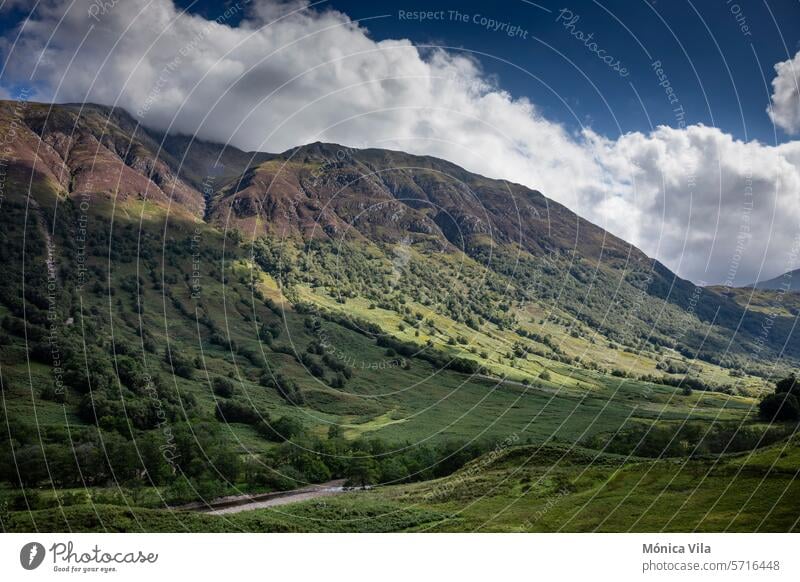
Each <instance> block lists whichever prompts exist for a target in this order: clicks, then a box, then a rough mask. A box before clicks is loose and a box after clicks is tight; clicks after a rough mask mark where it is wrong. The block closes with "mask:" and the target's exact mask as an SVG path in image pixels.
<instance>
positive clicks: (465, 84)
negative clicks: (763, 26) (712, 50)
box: [3, 0, 800, 284]
mask: <svg viewBox="0 0 800 582" xmlns="http://www.w3.org/2000/svg"><path fill="white" fill-rule="evenodd" d="M67 5H68V3H67V2H65V1H58V0H49V1H47V2H45V3H44V4H40V7H39V9H37V15H36V17H35V18H34V19H32V20H30V21H29V22H28V23H27V24H26V26H25V30H24V33H23V35H22V37H21V41H20V43H19V44H18V45H17V46H15V47H11V46H9V45H8V44H7V43H8V42H10V40H11V39H13V38H14V36H15V34H9V35H8V36H7V37H6V39H5V40H4V41H3V42H4V46H3V48H4V53H6V54H8V53H9V52H10V54H11V58H10V61H9V62H10V67H11V68H10V71H9V73H8V74H9V75H10V76H11V77H13V78H18V79H24V78H27V76H28V75H30V73H31V67H32V66H33V65H34V62H35V61H33V60H32V59H31V58H30V55H41V57H42V58H41V61H40V62H39V63H38V64H37V65H36V66H37V69H36V73H35V79H36V80H37V81H39V82H40V83H42V84H43V85H44V86H46V87H49V90H48V91H49V92H48V93H46V94H44V95H43V96H42V97H41V98H43V99H53V100H56V101H60V102H64V101H90V102H100V103H104V104H116V105H120V106H122V107H125V108H126V109H128V110H129V111H131V112H132V113H134V114H135V113H137V112H139V113H140V115H141V117H142V120H143V121H144V122H145V123H146V124H148V125H151V126H155V127H157V128H160V129H165V128H167V127H169V128H170V129H171V130H172V131H180V132H183V133H195V134H197V135H198V136H199V137H201V138H205V139H210V140H216V141H222V142H230V143H232V144H234V145H236V146H238V147H242V148H244V149H262V150H266V151H282V150H285V149H287V148H289V147H291V146H294V145H298V144H302V143H307V142H310V141H315V140H317V139H321V140H325V141H333V142H338V143H343V144H347V145H352V146H374V147H389V148H395V149H402V150H406V151H409V152H413V153H422V154H429V155H435V156H439V157H442V158H446V159H449V160H451V161H453V162H455V163H457V164H459V165H462V166H464V167H466V168H467V169H470V170H472V171H476V172H479V173H482V174H485V175H488V176H492V177H498V178H505V179H509V180H512V181H516V182H521V183H524V184H526V185H528V186H531V187H533V188H536V189H539V190H541V191H542V192H543V193H544V194H546V195H547V196H549V197H551V198H554V199H556V200H558V201H560V202H562V203H564V204H566V205H568V206H569V207H571V208H572V209H573V210H575V211H577V212H578V213H580V214H581V215H583V216H585V217H586V218H588V219H590V220H593V221H594V222H597V223H598V224H600V225H601V226H604V227H605V228H607V229H609V230H610V231H611V232H613V233H615V234H617V235H619V236H621V237H623V238H625V239H626V240H629V241H631V242H633V243H634V244H636V245H637V246H639V247H640V248H642V249H643V250H644V251H645V252H647V253H648V254H650V255H651V256H656V257H657V258H659V259H660V260H662V261H663V262H664V263H665V264H667V265H668V266H669V267H670V268H672V269H673V270H676V271H677V272H679V273H680V274H681V275H682V276H685V277H688V278H691V279H693V280H695V281H706V282H722V281H725V280H726V279H729V278H732V280H733V281H734V282H735V283H737V284H743V283H747V282H750V281H752V280H755V279H756V278H765V277H767V276H769V277H771V276H774V275H777V274H779V273H781V272H783V271H784V270H786V269H787V268H788V267H794V266H796V264H794V263H793V264H787V262H786V260H787V259H786V253H785V249H788V248H789V246H791V242H792V238H793V237H794V236H795V235H796V234H797V233H798V228H799V225H800V204H798V203H797V202H798V201H797V196H798V194H797V193H798V192H800V143H794V142H793V143H789V144H784V145H781V146H775V147H773V146H766V145H763V144H759V143H756V142H751V143H743V142H740V141H735V140H734V139H732V138H731V136H730V135H727V134H725V133H723V132H721V131H720V130H718V129H714V128H709V127H704V126H691V127H688V128H686V129H683V130H678V129H671V128H666V127H660V128H657V129H656V130H654V131H653V132H650V133H648V134H642V133H631V134H627V135H624V136H622V137H620V138H618V139H608V138H604V137H602V136H599V135H597V134H595V133H593V132H592V131H591V130H585V131H584V132H583V133H582V134H580V135H572V134H570V133H569V132H567V131H566V130H565V129H564V128H563V127H562V126H560V125H558V124H556V123H553V122H552V121H550V120H547V119H545V118H543V117H542V116H541V115H540V114H539V113H538V112H537V110H536V108H535V106H534V105H533V104H532V103H530V102H529V101H527V100H526V99H515V98H513V97H512V96H511V95H509V94H508V93H506V92H504V91H502V90H501V89H499V88H498V87H497V86H496V85H494V84H493V82H492V81H491V80H490V79H489V78H488V76H487V75H485V74H484V73H483V72H482V71H481V68H480V65H479V63H477V62H476V61H475V60H473V59H471V58H469V57H467V56H464V55H465V53H457V52H452V51H450V52H446V51H442V50H427V51H425V52H423V51H422V50H420V49H418V48H417V47H415V46H413V45H412V44H411V43H410V42H409V41H407V40H386V41H381V42H376V41H374V40H372V39H371V38H370V37H369V34H368V32H367V31H366V30H365V28H363V27H362V26H361V25H359V24H358V23H354V22H352V21H350V20H349V18H348V17H347V16H346V15H344V14H341V13H339V12H335V11H330V10H328V11H323V12H315V11H299V12H295V13H290V12H289V11H290V10H291V9H294V8H297V7H300V6H302V4H301V3H298V2H293V3H291V5H284V6H282V7H280V9H278V8H276V7H275V5H274V4H267V3H265V2H259V3H257V4H255V5H250V6H248V7H247V18H246V19H245V20H244V21H243V22H242V23H241V24H240V25H239V26H238V27H231V26H228V25H227V24H226V23H224V22H223V23H221V24H209V23H208V22H207V21H205V20H204V19H203V18H201V17H199V16H190V15H185V14H181V13H180V12H179V11H177V10H176V9H175V8H174V6H173V4H172V3H171V1H170V0H153V1H152V2H149V3H145V2H143V1H142V2H119V3H117V4H116V5H114V6H113V8H111V9H109V10H108V12H107V13H105V14H102V15H100V16H99V20H100V22H99V23H94V21H93V20H92V19H91V18H89V17H88V7H89V6H90V5H91V2H89V1H88V0H77V1H76V2H75V3H74V4H73V5H72V7H71V8H70V9H69V10H67V9H66V8H65V7H66V6H67ZM289 6H291V7H292V8H289ZM65 11H66V12H65ZM279 14H283V15H284V16H283V17H282V18H281V17H280V16H279ZM62 17H63V19H62ZM276 18H278V19H279V20H277V21H275V20H274V19H276ZM59 21H60V24H58V23H59ZM92 23H94V24H95V25H96V26H95V28H94V30H92V31H91V32H90V33H89V35H88V36H87V37H86V40H85V41H84V43H83V46H82V48H81V49H80V51H78V52H77V54H75V53H74V51H75V48H76V47H77V46H78V45H79V43H80V42H81V39H83V37H84V35H85V34H86V32H87V30H88V27H89V26H90V25H91V24H92ZM51 35H52V40H51V41H50V42H49V44H48V39H50V38H51ZM73 59H74V60H73ZM71 61H72V63H71V65H70V62H71ZM784 65H785V63H782V64H781V65H779V66H778V67H776V68H777V69H778V73H779V78H780V77H781V75H782V74H783V71H784V68H785V67H783V66H784ZM774 85H775V87H776V94H777V89H778V87H779V85H780V86H781V87H783V81H781V82H780V83H778V82H777V79H776V83H775V84H774ZM773 101H774V104H775V105H777V104H778V101H779V100H778V99H775V98H773ZM781 102H782V101H781ZM777 110H778V108H777V107H773V116H774V115H777ZM781 111H782V113H781V115H784V114H785V111H784V110H783V109H781ZM796 115H797V113H796V111H795V120H796ZM776 123H777V121H776ZM692 180H693V181H692ZM751 189H752V197H749V196H748V194H749V193H750V191H751ZM750 201H752V209H749V208H750V207H749V206H748V203H749V202H750ZM748 229H749V231H750V234H751V235H752V236H751V237H749V238H748V239H747V240H744V242H742V239H740V235H741V234H742V233H743V232H744V231H745V230H748ZM712 247H713V248H712ZM739 255H741V257H740V256H739ZM762 263H763V264H762ZM707 265H708V268H706V267H707Z"/></svg>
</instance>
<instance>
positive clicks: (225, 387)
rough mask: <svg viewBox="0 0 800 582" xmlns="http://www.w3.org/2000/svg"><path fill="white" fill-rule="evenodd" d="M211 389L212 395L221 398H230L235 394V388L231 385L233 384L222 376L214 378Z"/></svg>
mask: <svg viewBox="0 0 800 582" xmlns="http://www.w3.org/2000/svg"><path fill="white" fill-rule="evenodd" d="M212 387H213V389H214V394H216V395H217V396H221V397H222V398H231V397H232V396H233V395H234V393H235V392H236V387H235V386H234V385H233V382H231V381H230V380H228V379H227V378H223V377H222V376H217V377H216V378H214V381H213V382H212Z"/></svg>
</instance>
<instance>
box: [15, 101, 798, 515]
mask: <svg viewBox="0 0 800 582" xmlns="http://www.w3.org/2000/svg"><path fill="white" fill-rule="evenodd" d="M0 139H2V143H3V145H4V149H3V150H2V151H0V261H2V264H3V267H4V271H3V277H1V278H0V322H1V323H2V326H1V328H0V398H2V401H3V407H2V408H0V426H3V427H6V428H5V429H4V430H2V431H0V479H2V481H3V482H4V486H3V487H1V488H0V510H2V511H0V521H2V522H3V523H0V525H3V524H4V523H5V521H4V520H5V517H4V513H3V511H5V509H3V508H5V507H6V506H8V507H10V508H11V513H16V514H17V516H16V517H15V518H14V520H12V523H16V522H18V521H19V520H22V521H25V520H24V519H22V515H23V512H25V515H28V514H30V515H31V516H33V517H31V518H30V519H34V520H35V519H37V517H36V516H37V515H39V516H40V517H42V519H45V518H44V517H43V516H42V514H39V513H37V511H45V512H47V511H50V510H52V509H53V507H55V506H58V507H60V506H61V505H63V504H64V503H67V502H70V503H73V504H75V505H76V507H77V509H76V511H78V512H79V513H81V515H85V516H86V515H88V516H89V517H87V519H89V520H91V519H93V518H92V517H91V516H92V515H94V514H88V513H85V512H86V511H88V509H87V508H89V507H95V506H96V505H99V506H105V507H106V509H103V513H104V514H105V513H110V514H114V515H116V514H117V510H116V509H115V508H116V507H118V506H119V505H120V504H124V503H128V501H130V499H129V497H130V495H135V496H136V500H135V505H137V506H147V507H151V508H152V507H158V506H159V504H160V505H161V506H162V507H163V504H164V503H169V504H177V503H184V502H188V501H196V500H198V499H204V498H209V497H213V496H217V495H223V494H231V493H236V492H237V491H240V490H241V489H244V490H247V491H253V490H259V491H271V490H282V489H289V488H293V487H299V486H301V485H302V484H303V483H307V482H313V483H320V482H325V481H327V480H329V479H332V478H346V479H350V480H351V482H353V483H375V482H381V483H406V482H411V481H420V480H429V479H434V478H439V477H445V476H447V475H449V474H451V473H453V472H454V471H457V470H458V469H459V468H461V467H462V466H464V465H465V464H466V463H467V462H469V461H470V460H471V459H473V458H476V457H478V456H479V455H481V454H483V453H486V452H488V451H494V450H495V448H496V447H497V445H498V443H506V445H503V446H507V447H512V448H513V447H516V446H518V445H519V446H521V445H522V444H523V443H531V444H533V445H540V444H543V443H553V442H554V441H560V444H559V446H563V447H568V448H570V449H571V448H572V447H574V446H575V445H581V446H585V447H589V448H590V449H592V450H593V451H595V452H600V451H605V450H606V449H609V450H613V451H614V452H615V453H618V454H619V455H620V456H621V457H620V458H622V459H627V458H629V457H626V456H623V455H630V454H636V455H639V454H641V455H644V456H648V455H650V456H656V454H657V453H655V454H654V451H664V450H665V448H666V447H671V448H670V449H669V450H670V452H671V454H673V453H674V454H675V455H681V454H683V453H682V452H681V451H684V450H695V451H701V452H702V454H722V453H725V452H731V449H730V448H729V444H730V446H731V447H733V449H734V450H749V449H748V447H749V448H752V447H753V446H757V445H758V444H760V443H774V442H777V441H778V440H779V439H782V438H784V437H785V436H786V433H785V432H783V428H782V427H781V426H773V425H770V424H767V423H760V422H758V421H757V419H756V418H755V417H754V414H753V410H754V408H755V407H756V406H757V401H756V397H758V396H759V395H760V394H762V393H763V392H765V391H766V390H767V389H769V383H770V382H771V381H772V380H774V379H775V377H777V376H781V377H782V375H783V374H785V373H787V372H788V371H789V369H791V368H792V367H794V366H796V365H797V363H798V361H800V342H797V341H796V339H794V337H793V335H792V326H793V324H794V321H795V318H796V313H794V311H793V310H794V304H792V303H789V302H784V303H782V305H781V308H780V309H772V307H771V306H770V305H769V301H771V299H769V298H766V297H765V298H763V300H761V302H760V303H758V304H754V303H752V302H750V301H747V300H745V298H744V297H743V296H742V295H741V294H737V293H732V292H730V291H729V290H726V289H706V288H699V287H696V286H694V285H693V284H692V283H690V282H689V281H685V280H683V279H681V278H680V277H677V276H676V275H675V274H673V273H672V272H670V271H669V269H668V268H666V267H665V266H664V265H662V264H660V263H659V262H658V261H655V260H653V259H652V258H649V257H647V256H646V255H645V254H644V253H642V252H641V251H640V250H639V249H637V248H635V247H634V246H632V245H630V244H629V243H627V242H625V241H623V240H621V239H619V238H617V237H614V236H613V235H611V234H609V233H607V232H605V231H604V230H603V229H601V228H600V227H598V226H597V225H594V224H592V223H590V222H588V221H586V220H584V219H582V218H581V217H579V216H577V215H576V214H575V213H573V212H571V211H570V210H569V209H568V208H566V207H565V206H563V205H561V204H558V203H556V202H554V201H552V200H550V199H548V198H547V197H546V196H545V195H544V194H543V193H540V192H537V191H535V190H532V189H529V188H527V187H525V186H522V185H519V184H514V183H510V182H507V181H503V180H494V179H489V178H486V177H484V176H479V175H477V174H474V173H471V172H468V171H467V170H464V169H463V168H459V167H458V166H456V165H454V164H452V163H449V162H447V161H444V160H440V159H436V158H431V157H426V156H414V155H410V154H407V153H403V152H397V151H387V150H379V149H361V150H359V149H351V148H347V147H344V146H339V145H335V144H324V143H314V144H309V145H304V146H300V147H296V148H292V149H290V150H288V151H286V152H282V153H276V154H274V153H261V152H243V151H240V150H238V149H236V148H233V147H230V146H225V145H222V144H215V143H210V142H205V141H201V140H197V139H194V138H193V137H191V136H166V135H163V134H161V133H159V132H156V131H152V130H150V129H148V128H145V127H142V126H140V125H138V124H137V123H136V120H135V119H134V118H133V117H131V116H130V115H129V114H128V113H126V112H125V111H122V110H120V109H114V108H108V107H103V106H96V105H75V104H67V105H46V104H35V103H22V102H2V103H0ZM565 179H569V176H565ZM737 291H742V290H737ZM759 293H765V294H767V292H766V291H763V292H762V291H759ZM712 427H713V430H711V428H712ZM651 429H652V430H651ZM512 437H513V438H512ZM734 437H736V438H734ZM754 443H756V444H754ZM294 445H297V446H294ZM553 450H555V449H553ZM558 450H560V449H558ZM595 452H593V453H591V454H592V455H595ZM491 454H493V453H490V455H491ZM553 454H555V453H553ZM559 454H560V453H559ZM477 462H478V463H480V462H481V461H477ZM626 462H627V461H626ZM670 463H671V461H670ZM693 470H694V469H693ZM698 470H699V469H698ZM606 477H607V476H603V477H602V479H601V480H605V479H606ZM598 478H599V477H598ZM759 479H760V477H759ZM754 480H755V477H754ZM112 485H113V488H112V487H111V486H112ZM47 488H49V491H48V490H47ZM112 489H113V490H114V491H116V490H117V489H119V490H120V491H121V493H120V494H119V495H117V494H115V493H112V492H111V491H112ZM68 490H69V491H71V493H68ZM31 491H37V492H38V491H44V493H41V494H32V493H30V492H31ZM132 492H135V493H132ZM82 495H83V497H81V496H82ZM87 495H89V496H91V499H90V501H91V503H92V505H90V504H89V500H87V499H88V498H87V497H86V496H87ZM120 496H121V497H120ZM65 499H66V500H67V501H65ZM108 506H112V507H113V508H114V509H113V511H112V510H109V509H107V507H108ZM393 507H394V506H391V505H379V506H375V511H376V512H378V513H380V512H381V511H383V509H387V511H392V510H393V509H392V508H393ZM48 515H50V514H48ZM337 515H338V514H337ZM365 515H366V514H365ZM431 515H434V516H438V515H439V514H438V513H436V512H433V513H432V514H431ZM17 518H19V519H17ZM25 519H27V518H25ZM336 519H338V517H337V518H336ZM437 519H438V518H437ZM754 519H756V523H758V518H754ZM25 523H27V522H25ZM45 523H48V522H45ZM92 523H94V522H92ZM409 523H410V522H409ZM3 527H5V525H3ZM276 527H277V526H276Z"/></svg>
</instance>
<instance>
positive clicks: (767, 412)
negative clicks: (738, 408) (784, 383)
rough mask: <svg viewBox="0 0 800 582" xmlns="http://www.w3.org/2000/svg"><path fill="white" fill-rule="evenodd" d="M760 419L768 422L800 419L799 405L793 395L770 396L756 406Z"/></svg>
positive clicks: (779, 394)
mask: <svg viewBox="0 0 800 582" xmlns="http://www.w3.org/2000/svg"><path fill="white" fill-rule="evenodd" d="M758 409H759V413H760V414H761V417H762V418H763V419H765V420H769V421H774V420H776V421H784V420H798V419H800V403H798V401H797V398H796V397H795V396H794V395H793V394H788V393H778V394H770V395H769V396H767V397H766V398H764V399H763V400H762V401H761V403H760V404H759V406H758Z"/></svg>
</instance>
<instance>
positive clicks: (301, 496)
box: [178, 479, 351, 515]
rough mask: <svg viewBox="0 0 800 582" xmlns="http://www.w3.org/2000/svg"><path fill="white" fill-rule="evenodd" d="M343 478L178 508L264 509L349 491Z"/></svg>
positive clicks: (209, 510) (206, 510) (217, 512)
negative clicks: (299, 487)
mask: <svg viewBox="0 0 800 582" xmlns="http://www.w3.org/2000/svg"><path fill="white" fill-rule="evenodd" d="M344 481H345V480H344V479H337V480H336V481H328V482H327V483H320V484H319V485H310V486H308V487H303V488H301V489H294V490H292V491H278V492H275V493H263V494H261V495H235V496H230V497H222V498H220V499H215V500H213V501H209V502H208V503H203V504H200V503H193V504H190V505H185V506H183V507H180V508H178V509H184V510H190V511H200V512H202V513H208V514H209V515H226V514H229V513H239V512H241V511H252V510H254V509H264V508H265V507H275V506H278V505H286V504H289V503H297V502H299V501H308V500H309V499H316V498H318V497H328V496H330V495H338V494H340V493H345V492H346V491H351V489H349V488H345V486H344Z"/></svg>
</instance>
